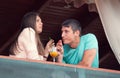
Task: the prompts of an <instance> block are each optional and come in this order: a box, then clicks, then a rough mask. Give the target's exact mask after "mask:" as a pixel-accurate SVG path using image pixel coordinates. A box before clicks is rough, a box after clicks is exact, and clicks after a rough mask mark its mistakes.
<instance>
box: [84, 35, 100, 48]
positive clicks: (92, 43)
mask: <svg viewBox="0 0 120 78" xmlns="http://www.w3.org/2000/svg"><path fill="white" fill-rule="evenodd" d="M85 39H86V41H85V50H87V49H93V48H95V49H98V41H97V38H96V36H95V35H94V34H91V33H90V34H87V35H86V37H85Z"/></svg>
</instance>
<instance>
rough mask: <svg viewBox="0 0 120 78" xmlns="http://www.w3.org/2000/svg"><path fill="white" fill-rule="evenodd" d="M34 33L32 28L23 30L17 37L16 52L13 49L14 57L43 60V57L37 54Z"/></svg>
mask: <svg viewBox="0 0 120 78" xmlns="http://www.w3.org/2000/svg"><path fill="white" fill-rule="evenodd" d="M35 38H36V37H35V31H34V30H33V29H32V28H25V29H23V31H22V32H21V34H20V35H19V37H18V45H19V46H17V50H15V49H14V52H15V56H12V57H18V58H26V59H36V60H43V56H41V55H39V54H38V50H37V44H36V39H35Z"/></svg>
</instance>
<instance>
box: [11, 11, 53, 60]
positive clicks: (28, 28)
mask: <svg viewBox="0 0 120 78" xmlns="http://www.w3.org/2000/svg"><path fill="white" fill-rule="evenodd" d="M42 28H43V23H42V21H41V18H40V17H39V14H37V13H36V12H29V13H27V14H25V15H24V17H23V19H22V22H21V29H20V31H19V33H18V35H17V37H16V39H15V41H14V42H13V45H12V46H11V49H10V51H11V55H10V56H11V57H18V58H26V59H36V60H44V57H47V56H48V54H49V52H48V50H49V48H50V46H51V45H52V43H53V40H50V41H49V42H48V43H47V45H46V47H45V49H44V48H43V45H42V43H41V41H40V37H39V34H40V33H41V32H42Z"/></svg>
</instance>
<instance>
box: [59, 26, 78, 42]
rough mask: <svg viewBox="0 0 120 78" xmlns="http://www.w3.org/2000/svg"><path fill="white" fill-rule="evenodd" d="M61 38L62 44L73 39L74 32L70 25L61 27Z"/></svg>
mask: <svg viewBox="0 0 120 78" xmlns="http://www.w3.org/2000/svg"><path fill="white" fill-rule="evenodd" d="M61 31H62V35H61V36H62V40H63V43H64V44H71V43H72V42H74V40H75V36H76V35H75V32H73V30H72V28H71V26H69V27H64V26H63V27H62V29H61Z"/></svg>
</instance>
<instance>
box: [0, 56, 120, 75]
mask: <svg viewBox="0 0 120 78" xmlns="http://www.w3.org/2000/svg"><path fill="white" fill-rule="evenodd" d="M1 58H4V59H11V60H22V61H26V62H36V63H44V64H52V65H58V66H67V67H74V68H83V69H88V70H95V71H101V72H111V73H118V74H120V71H118V70H111V69H104V68H90V67H84V66H79V65H70V64H63V63H54V62H49V61H41V60H31V59H24V58H15V57H9V56H0V59H1Z"/></svg>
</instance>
